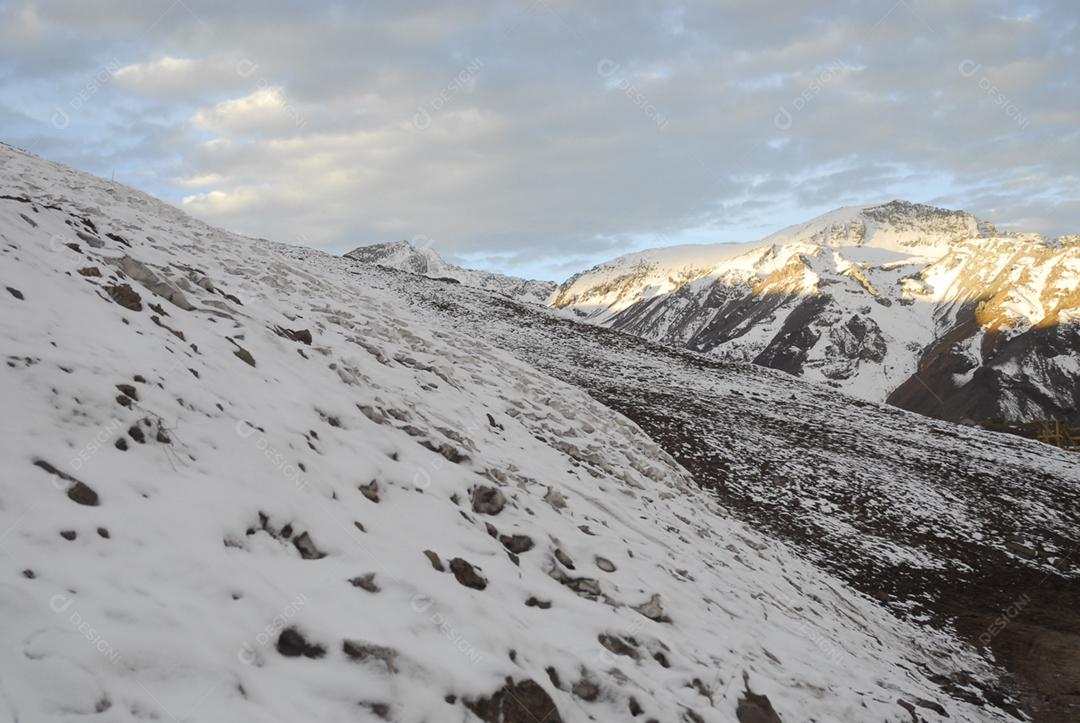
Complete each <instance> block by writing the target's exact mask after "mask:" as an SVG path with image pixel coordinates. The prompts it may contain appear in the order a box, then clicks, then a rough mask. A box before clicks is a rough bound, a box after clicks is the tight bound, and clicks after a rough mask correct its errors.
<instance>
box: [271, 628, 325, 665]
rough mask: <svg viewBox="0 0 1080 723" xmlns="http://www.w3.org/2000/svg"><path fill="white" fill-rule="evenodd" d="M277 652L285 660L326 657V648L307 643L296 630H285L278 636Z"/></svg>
mask: <svg viewBox="0 0 1080 723" xmlns="http://www.w3.org/2000/svg"><path fill="white" fill-rule="evenodd" d="M277 651H278V652H279V653H281V654H282V655H284V656H285V657H287V658H298V657H300V656H301V655H302V656H304V657H305V658H321V657H323V656H324V655H326V648H324V647H323V646H321V645H318V644H314V643H309V642H308V641H307V640H306V639H305V638H304V636H303V635H301V634H300V631H299V630H297V629H296V628H286V629H285V630H283V631H281V635H279V636H278V641H277Z"/></svg>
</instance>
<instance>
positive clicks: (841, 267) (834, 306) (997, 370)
mask: <svg viewBox="0 0 1080 723" xmlns="http://www.w3.org/2000/svg"><path fill="white" fill-rule="evenodd" d="M680 249H681V250H680V251H679V252H678V253H675V254H670V253H668V252H667V251H665V250H664V249H657V250H655V251H644V252H637V253H635V254H631V255H628V256H624V257H620V258H619V259H614V260H612V261H610V262H605V263H603V264H599V265H597V266H595V267H593V269H590V270H589V271H586V272H582V273H580V274H576V275H574V276H573V277H571V278H570V279H568V280H567V281H566V282H564V284H562V285H561V286H560V288H559V290H558V291H557V292H556V294H555V296H554V297H553V300H552V305H553V306H556V307H557V308H562V309H565V310H567V311H568V312H569V313H573V314H574V315H575V316H576V317H577V318H579V319H582V320H586V321H590V322H592V323H597V324H600V325H603V326H608V327H611V328H614V329H618V330H621V331H625V332H628V333H631V334H636V335H638V336H643V337H645V338H648V339H652V340H656V341H662V342H664V343H669V344H673V345H676V346H683V347H686V348H688V349H692V350H694V351H699V352H702V353H706V354H710V355H713V356H717V357H720V358H724V359H730V360H734V361H745V362H753V363H758V364H762V365H765V366H770V367H773V368H777V369H781V370H783V371H787V372H789V373H791V374H795V375H798V376H802V377H803V378H806V379H808V380H811V381H815V382H818V383H823V384H828V385H830V386H833V387H835V388H838V389H842V390H844V391H846V392H849V393H851V394H854V395H855V396H859V397H862V398H865V399H872V400H875V401H886V400H888V401H890V402H892V403H896V404H899V405H901V406H904V407H905V408H909V409H914V410H917V411H920V412H923V413H927V414H932V415H935V416H942V417H944V418H949V419H953V420H962V419H966V418H976V419H980V418H993V417H1002V418H1008V419H1030V418H1064V419H1073V420H1075V419H1076V418H1077V412H1076V409H1077V407H1078V406H1080V374H1078V372H1077V370H1075V369H1074V365H1072V364H1070V363H1069V359H1070V358H1071V355H1073V354H1076V353H1080V333H1078V332H1077V330H1076V329H1077V323H1076V322H1077V320H1078V319H1080V297H1078V296H1077V294H1076V293H1075V289H1076V287H1077V285H1078V282H1080V245H1078V244H1077V243H1076V242H1075V237H1067V236H1063V237H1060V238H1058V239H1054V240H1046V239H1043V238H1042V237H1040V236H1038V235H1037V234H1029V233H1015V232H1014V233H1007V234H1002V233H999V232H998V231H997V229H996V228H995V227H994V226H993V224H991V223H988V222H985V221H980V220H979V219H977V218H975V217H974V216H972V215H970V214H967V213H966V212H963V211H952V210H948V209H938V208H936V207H933V206H928V205H925V204H912V203H908V202H904V201H892V202H889V203H886V204H880V205H876V206H857V207H847V208H841V209H837V210H835V211H832V212H829V213H826V214H823V215H821V216H819V217H817V218H815V219H812V220H810V221H807V222H805V223H801V224H794V225H792V226H789V227H787V228H785V229H781V230H780V231H777V232H776V233H773V234H770V235H769V236H766V237H765V238H764V239H762V241H761V242H758V243H753V244H748V245H746V246H743V247H737V246H731V245H708V246H701V247H698V248H696V249H691V248H690V247H680ZM1051 326H1052V327H1054V328H1053V329H1050V328H1049V327H1051ZM1025 335H1026V336H1025ZM1017 337H1023V338H1022V339H1020V340H1019V341H1017V340H1015V338H1017ZM972 350H977V351H974V352H973V351H972ZM1020 357H1022V359H1021V362H1020V364H1019V367H1016V365H1015V364H1014V363H1013V362H1015V361H1016V360H1017V359H1018V358H1020ZM1047 363H1049V365H1050V367H1047ZM955 370H958V371H955ZM976 372H977V373H976Z"/></svg>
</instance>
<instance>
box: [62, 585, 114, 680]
mask: <svg viewBox="0 0 1080 723" xmlns="http://www.w3.org/2000/svg"><path fill="white" fill-rule="evenodd" d="M73 604H74V600H72V599H71V597H70V596H68V595H64V594H63V593H57V594H55V595H53V596H52V597H51V598H49V609H50V610H52V611H53V612H54V613H56V614H57V615H63V616H65V617H66V619H67V621H68V622H69V623H70V624H71V626H72V627H73V628H75V630H77V631H78V632H79V633H80V634H81V635H82V636H83V637H84V638H86V640H87V641H88V642H89V643H90V644H91V645H93V646H94V649H95V650H97V651H98V652H99V653H101V655H102V656H103V657H104V658H105V659H106V660H108V661H109V662H110V663H112V664H113V665H116V664H117V663H118V662H119V661H120V651H118V650H117V649H116V648H114V647H113V646H112V645H110V644H109V641H108V640H106V639H105V638H103V637H102V636H101V633H99V632H98V631H97V630H96V629H95V628H94V627H93V626H92V625H90V623H89V622H88V621H87V620H86V619H85V618H83V616H82V615H81V614H80V613H79V611H78V610H76V609H74V608H73V607H72V605H73ZM69 610H70V613H69V612H68V611H69Z"/></svg>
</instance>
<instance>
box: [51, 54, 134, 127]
mask: <svg viewBox="0 0 1080 723" xmlns="http://www.w3.org/2000/svg"><path fill="white" fill-rule="evenodd" d="M122 67H123V66H122V65H121V64H120V61H119V60H117V59H116V58H112V59H111V60H109V61H108V62H106V63H105V64H104V65H103V66H101V67H100V68H98V70H97V72H96V73H94V75H93V76H91V78H90V80H88V81H86V83H84V84H83V86H82V87H81V88H79V91H78V92H77V93H76V94H75V95H73V96H72V97H71V100H69V101H68V103H67V105H66V106H63V107H61V106H56V108H55V109H54V110H53V114H52V119H51V120H52V124H53V128H56V129H57V130H60V131H62V130H64V129H65V128H67V127H68V126H69V125H71V116H70V115H68V111H71V112H72V113H78V112H79V111H81V110H82V109H83V106H85V105H86V103H87V102H88V101H89V100H90V99H91V98H93V97H94V96H95V95H97V94H98V92H99V91H100V90H101V89H102V88H103V87H105V86H106V85H107V84H108V83H109V82H110V81H111V80H112V79H113V76H114V75H116V74H117V72H119V70H120V68H122Z"/></svg>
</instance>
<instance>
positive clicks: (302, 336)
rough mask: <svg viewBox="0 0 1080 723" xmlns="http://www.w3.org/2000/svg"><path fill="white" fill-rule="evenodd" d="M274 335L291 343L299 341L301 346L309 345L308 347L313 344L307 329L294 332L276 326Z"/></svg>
mask: <svg viewBox="0 0 1080 723" xmlns="http://www.w3.org/2000/svg"><path fill="white" fill-rule="evenodd" d="M274 333H275V334H277V335H278V336H280V337H282V338H285V339H289V340H291V341H298V342H300V343H301V344H307V345H308V346H311V342H312V341H313V339H312V336H311V332H310V331H308V330H307V329H296V330H293V329H286V328H284V327H282V326H275V327H274Z"/></svg>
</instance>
